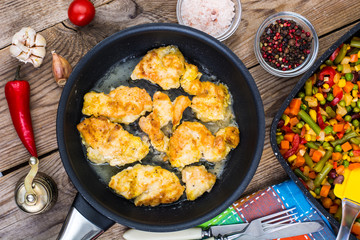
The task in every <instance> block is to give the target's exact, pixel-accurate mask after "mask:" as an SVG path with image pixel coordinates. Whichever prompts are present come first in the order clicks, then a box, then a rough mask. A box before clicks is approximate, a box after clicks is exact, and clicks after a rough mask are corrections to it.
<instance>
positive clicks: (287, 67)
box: [254, 12, 319, 77]
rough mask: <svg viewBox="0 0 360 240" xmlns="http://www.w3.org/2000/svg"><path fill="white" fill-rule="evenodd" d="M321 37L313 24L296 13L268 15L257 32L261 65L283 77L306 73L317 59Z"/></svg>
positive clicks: (256, 51)
mask: <svg viewBox="0 0 360 240" xmlns="http://www.w3.org/2000/svg"><path fill="white" fill-rule="evenodd" d="M318 49H319V40H318V37H317V34H316V31H315V28H314V27H313V25H312V24H311V23H310V22H309V21H308V20H307V19H306V18H305V17H303V16H301V15H299V14H297V13H293V12H279V13H276V14H274V15H271V16H269V17H268V18H266V19H265V20H264V21H263V23H262V24H261V25H260V27H259V28H258V30H257V32H256V36H255V44H254V51H255V56H256V58H257V60H258V62H259V63H260V65H261V66H262V67H263V68H264V69H265V70H266V71H268V72H269V73H271V74H273V75H275V76H279V77H294V76H298V75H300V74H303V73H304V72H306V71H307V70H308V69H309V68H310V67H311V66H312V65H313V63H314V62H315V59H316V57H317V53H318Z"/></svg>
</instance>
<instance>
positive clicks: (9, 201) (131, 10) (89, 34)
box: [0, 0, 360, 239]
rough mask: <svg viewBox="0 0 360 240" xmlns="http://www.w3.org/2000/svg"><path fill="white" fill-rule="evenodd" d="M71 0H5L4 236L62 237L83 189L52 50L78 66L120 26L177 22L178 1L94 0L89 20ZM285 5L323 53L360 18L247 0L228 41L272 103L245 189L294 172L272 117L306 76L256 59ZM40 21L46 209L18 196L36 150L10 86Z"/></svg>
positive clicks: (0, 58)
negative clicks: (265, 28)
mask: <svg viewBox="0 0 360 240" xmlns="http://www.w3.org/2000/svg"><path fill="white" fill-rule="evenodd" d="M70 2H71V1H70V0H57V1H48V0H37V1H30V0H25V1H20V0H2V1H1V3H0V23H1V24H0V29H1V31H0V32H1V34H0V136H1V138H0V156H1V159H0V172H2V174H3V176H2V177H0V193H1V194H0V239H25V238H26V239H56V236H57V234H58V233H59V231H60V228H61V226H62V224H63V221H64V219H65V217H66V215H67V212H68V209H69V208H70V205H71V203H72V201H73V198H74V196H75V194H76V189H75V188H74V187H73V185H72V184H71V182H70V180H69V178H68V176H67V174H66V172H65V170H64V168H63V166H62V163H61V160H60V156H59V151H58V146H57V142H56V124H55V122H56V111H57V106H58V101H59V98H60V95H61V91H62V89H61V88H59V87H58V86H57V85H56V84H55V82H54V79H53V76H52V72H51V71H52V70H51V63H52V57H51V54H50V52H51V51H52V50H56V52H57V53H59V54H60V55H62V56H64V57H65V58H66V59H68V61H69V62H70V63H71V65H72V66H73V67H74V66H75V65H76V63H77V62H78V61H79V59H80V58H81V57H82V56H84V54H85V53H86V52H87V51H89V50H90V49H91V48H92V47H93V46H95V45H96V44H97V43H98V42H100V41H101V40H103V39H104V38H106V37H108V36H110V35H112V34H113V33H115V32H117V31H120V30H122V29H125V28H127V27H130V26H134V25H137V24H142V23H150V22H176V12H175V10H176V1H175V0H167V1H164V0H93V1H92V2H93V3H94V5H95V7H96V16H95V19H94V20H93V21H92V23H91V24H90V25H88V26H86V27H81V28H80V27H76V26H74V25H72V24H71V22H70V21H69V20H68V18H67V8H68V5H69V4H70ZM280 11H293V12H297V13H299V14H301V15H303V16H305V17H306V18H307V19H308V20H310V22H311V23H312V24H313V25H314V27H315V29H316V31H317V34H318V36H319V39H320V50H319V56H320V55H321V54H322V53H324V51H325V50H326V49H327V48H328V47H329V46H331V45H332V44H333V43H334V42H335V41H336V40H337V39H338V38H339V37H340V36H342V35H343V34H344V33H345V32H346V31H347V30H348V29H350V28H351V27H352V26H354V25H355V24H356V23H358V22H359V21H360V17H359V14H358V13H359V12H360V5H359V4H355V1H353V0H329V1H321V0H292V1H288V0H263V1H261V0H257V1H255V0H242V18H241V24H240V26H239V28H238V30H237V31H236V33H235V34H234V35H233V36H232V37H230V38H229V39H228V40H226V41H225V42H224V43H225V44H226V45H227V46H228V47H229V48H230V49H231V50H233V51H234V52H235V53H236V54H237V56H238V57H239V58H240V59H241V60H242V61H243V62H244V64H245V65H246V67H247V68H248V69H249V71H250V73H251V74H252V76H253V78H254V80H255V82H256V84H257V86H258V88H259V91H260V94H261V97H262V100H263V103H264V110H265V117H266V137H265V146H264V150H263V155H262V158H261V162H260V165H259V167H258V169H257V172H256V174H255V176H254V178H253V180H252V181H251V183H250V184H249V186H248V188H247V189H246V191H245V193H244V194H248V193H251V192H253V191H256V190H259V189H261V188H264V187H266V186H268V185H271V184H276V183H279V182H281V181H283V180H285V179H287V175H286V173H285V172H284V170H283V169H282V167H281V166H280V164H279V163H278V162H277V160H276V158H275V157H274V155H273V152H272V149H271V147H270V143H269V129H270V125H271V121H272V119H273V117H274V115H275V113H276V111H277V110H278V108H279V107H280V104H281V103H282V102H283V100H284V99H285V98H286V96H287V95H288V93H289V92H290V90H291V89H292V88H293V87H294V86H295V84H296V82H297V81H298V80H299V79H300V77H301V76H300V77H296V78H290V79H285V78H278V77H275V76H272V75H270V74H269V73H267V72H266V71H265V70H264V69H263V68H262V67H261V66H260V65H259V64H258V62H257V61H256V58H255V55H254V52H253V43H254V36H255V33H256V30H257V28H258V27H259V25H260V24H261V22H262V21H263V20H264V19H265V18H266V17H267V16H269V15H272V14H274V13H276V12H280ZM27 26H29V27H32V28H34V29H35V30H36V31H38V32H40V33H41V34H42V35H43V36H44V37H45V38H46V40H47V54H46V56H45V59H44V63H43V64H42V66H41V67H40V68H38V69H35V68H33V66H32V65H29V64H27V65H24V66H23V68H22V72H21V73H22V78H23V79H27V80H28V81H29V83H30V86H31V114H32V120H33V127H34V131H35V138H36V145H37V149H38V152H39V156H40V157H39V159H40V171H42V172H44V173H47V174H48V175H50V176H52V177H53V179H54V180H55V181H56V183H57V186H58V188H59V198H58V201H57V203H56V204H55V206H54V207H53V208H52V209H51V210H50V211H48V212H46V213H44V214H40V215H34V216H32V215H28V214H25V213H23V212H21V211H20V210H19V209H18V208H17V206H16V205H15V201H14V186H15V184H16V182H17V181H18V180H19V179H20V178H21V177H22V176H23V175H25V174H26V173H27V172H28V171H29V166H28V163H27V161H28V158H29V154H28V152H27V151H26V150H25V148H24V147H23V145H22V144H21V142H20V140H19V138H18V136H17V135H16V132H15V131H14V128H13V125H12V122H11V119H10V115H9V111H8V107H7V103H6V99H5V95H4V86H5V84H6V82H7V81H9V80H12V79H13V76H14V73H15V68H16V66H17V65H18V61H17V60H16V59H15V58H12V57H10V54H9V45H10V44H11V37H12V36H13V34H14V33H15V32H17V31H19V30H20V29H21V28H22V27H27ZM124 230H126V227H125V226H122V225H119V224H115V225H114V226H113V227H112V228H111V229H109V230H108V231H107V232H106V233H105V234H103V235H102V236H101V237H100V238H99V239H123V238H122V233H123V232H124Z"/></svg>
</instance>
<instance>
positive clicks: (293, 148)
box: [284, 134, 300, 159]
mask: <svg viewBox="0 0 360 240" xmlns="http://www.w3.org/2000/svg"><path fill="white" fill-rule="evenodd" d="M299 144H300V137H299V134H295V136H294V139H293V141H292V143H291V149H289V150H288V151H287V152H286V153H285V154H284V158H285V159H288V158H289V157H290V156H291V155H294V154H295V153H296V152H297V150H298V148H299Z"/></svg>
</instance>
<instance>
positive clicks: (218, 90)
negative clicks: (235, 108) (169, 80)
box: [180, 64, 230, 122]
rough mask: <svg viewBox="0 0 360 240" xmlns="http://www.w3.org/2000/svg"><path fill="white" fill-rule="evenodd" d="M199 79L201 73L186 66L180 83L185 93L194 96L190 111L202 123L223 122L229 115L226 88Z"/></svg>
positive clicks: (228, 99) (189, 65)
mask: <svg viewBox="0 0 360 240" xmlns="http://www.w3.org/2000/svg"><path fill="white" fill-rule="evenodd" d="M200 77H201V73H199V71H198V68H197V67H196V66H195V65H192V64H186V72H185V74H184V75H183V76H182V78H181V80H180V83H181V87H182V88H183V89H184V91H185V92H187V93H188V94H190V95H195V96H194V97H193V99H192V103H191V109H192V110H193V111H194V113H195V115H196V117H197V118H198V119H199V120H201V121H203V122H214V121H221V120H225V119H226V118H227V117H228V116H229V113H230V112H229V105H230V94H229V91H228V89H227V87H226V86H225V85H223V84H221V83H219V84H215V83H212V82H208V81H204V82H202V81H200Z"/></svg>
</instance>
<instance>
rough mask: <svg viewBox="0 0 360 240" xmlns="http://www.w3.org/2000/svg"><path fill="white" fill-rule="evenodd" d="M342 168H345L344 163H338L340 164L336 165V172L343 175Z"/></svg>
mask: <svg viewBox="0 0 360 240" xmlns="http://www.w3.org/2000/svg"><path fill="white" fill-rule="evenodd" d="M344 170H345V167H344V165H340V166H338V167H337V168H336V169H335V171H336V173H337V174H339V175H343V174H344Z"/></svg>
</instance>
